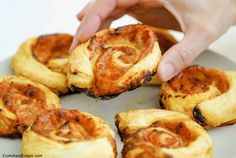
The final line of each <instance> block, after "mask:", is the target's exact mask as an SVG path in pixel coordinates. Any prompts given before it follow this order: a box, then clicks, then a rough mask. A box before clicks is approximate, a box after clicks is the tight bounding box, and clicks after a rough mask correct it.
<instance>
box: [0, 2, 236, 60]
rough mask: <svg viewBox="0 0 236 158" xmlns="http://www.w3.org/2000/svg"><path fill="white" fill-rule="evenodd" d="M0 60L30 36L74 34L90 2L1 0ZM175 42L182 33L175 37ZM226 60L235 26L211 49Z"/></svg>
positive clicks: (234, 45)
mask: <svg viewBox="0 0 236 158" xmlns="http://www.w3.org/2000/svg"><path fill="white" fill-rule="evenodd" d="M0 2H1V3H0V20H1V22H0V35H1V38H0V61H1V60H4V59H6V58H8V57H10V56H12V55H13V54H14V53H15V52H16V50H17V48H18V47H19V45H20V44H21V43H22V42H23V41H24V40H26V39H27V38H29V37H31V36H37V35H41V34H47V33H57V32H65V33H71V34H74V33H75V31H76V28H77V26H78V25H79V22H78V21H77V19H76V14H77V13H78V12H79V11H80V10H81V9H82V8H83V7H84V6H85V5H86V4H87V3H88V2H89V0H40V1H39V0H1V1H0ZM131 23H137V21H136V20H135V19H133V18H131V17H129V16H124V17H122V18H121V19H119V20H117V21H115V22H113V24H112V27H117V26H122V25H127V24H131ZM175 35H176V37H177V38H178V39H181V38H182V35H181V34H178V33H177V34H175ZM210 49H211V50H213V51H216V52H219V53H220V54H224V55H225V56H227V57H230V58H232V57H235V58H236V27H235V26H234V27H232V28H231V29H230V30H229V31H228V32H227V33H226V34H225V35H223V36H222V37H221V38H220V39H219V40H217V41H216V42H215V43H213V44H212V45H211V46H210Z"/></svg>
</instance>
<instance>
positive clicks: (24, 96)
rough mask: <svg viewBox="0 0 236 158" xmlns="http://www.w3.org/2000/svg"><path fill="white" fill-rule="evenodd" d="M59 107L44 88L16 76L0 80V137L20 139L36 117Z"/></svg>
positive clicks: (55, 99)
mask: <svg viewBox="0 0 236 158" xmlns="http://www.w3.org/2000/svg"><path fill="white" fill-rule="evenodd" d="M59 107H60V100H59V98H58V97H57V96H56V95H55V94H54V93H52V92H51V91H50V90H49V89H47V88H46V87H44V86H42V85H40V84H36V83H34V82H32V81H30V80H28V79H25V78H22V77H16V76H5V77H1V78H0V136H4V137H21V135H22V133H23V132H24V130H25V129H26V128H27V127H29V126H30V125H31V124H32V123H33V121H34V120H35V119H36V117H37V115H40V114H42V113H44V111H46V110H48V109H54V108H59Z"/></svg>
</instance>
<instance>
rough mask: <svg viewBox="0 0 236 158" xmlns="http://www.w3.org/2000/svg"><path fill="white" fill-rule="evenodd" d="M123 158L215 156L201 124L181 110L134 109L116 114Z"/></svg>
mask: <svg viewBox="0 0 236 158" xmlns="http://www.w3.org/2000/svg"><path fill="white" fill-rule="evenodd" d="M116 125H117V128H118V131H119V133H120V135H121V137H122V139H123V142H124V147H123V150H122V157H123V158H169V157H172V158H183V157H191V158H203V157H204V158H211V157H212V142H211V139H210V137H209V136H208V134H207V133H206V132H205V131H204V129H203V128H202V127H201V126H199V125H198V124H197V123H195V122H194V121H192V120H191V119H190V118H188V117H186V116H184V115H183V114H181V113H177V112H171V111H165V110H159V109H146V110H133V111H129V112H122V113H119V114H118V115H116Z"/></svg>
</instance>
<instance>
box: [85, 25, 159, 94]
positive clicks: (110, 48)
mask: <svg viewBox="0 0 236 158" xmlns="http://www.w3.org/2000/svg"><path fill="white" fill-rule="evenodd" d="M154 42H156V36H155V34H154V33H153V32H152V31H151V30H149V28H147V27H145V26H142V25H138V26H125V27H120V28H117V29H115V30H109V31H107V32H105V33H103V35H98V36H94V37H93V38H92V39H91V41H90V44H89V46H88V49H89V51H91V56H90V58H91V60H92V58H93V56H94V55H93V54H97V53H99V54H100V56H99V57H98V59H97V60H96V63H95V67H94V70H93V71H94V75H95V77H94V78H95V79H94V84H93V86H92V90H93V92H94V93H95V94H94V95H95V96H102V95H109V94H114V93H119V92H120V91H122V90H121V89H120V87H117V86H116V85H115V84H114V83H115V81H117V80H118V79H119V78H121V77H122V76H123V75H124V74H125V73H126V72H127V71H128V70H129V69H131V68H132V67H133V66H134V65H135V64H137V63H138V62H139V61H140V60H141V59H143V58H144V57H145V56H146V55H147V54H149V53H150V51H151V50H152V48H153V46H154Z"/></svg>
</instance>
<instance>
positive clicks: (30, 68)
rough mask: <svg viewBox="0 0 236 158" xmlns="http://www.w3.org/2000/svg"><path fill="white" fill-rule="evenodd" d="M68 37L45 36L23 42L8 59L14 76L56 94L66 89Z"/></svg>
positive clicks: (69, 41) (63, 35) (58, 35)
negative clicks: (10, 61) (42, 86)
mask: <svg viewBox="0 0 236 158" xmlns="http://www.w3.org/2000/svg"><path fill="white" fill-rule="evenodd" d="M71 42H72V36H70V35H67V34H49V35H43V36H39V37H37V38H30V39H28V40H26V41H25V42H24V43H23V44H22V45H21V46H20V48H19V49H18V51H17V53H16V54H15V56H14V57H13V58H12V68H13V70H14V72H15V73H16V74H17V75H21V76H24V77H26V78H29V79H31V80H33V81H36V82H39V83H41V84H43V85H45V86H47V87H48V88H50V89H51V90H52V91H54V92H55V93H57V94H65V93H66V92H67V91H68V90H69V89H68V86H67V78H66V74H67V71H68V65H67V64H68V56H69V52H68V50H69V47H70V44H71Z"/></svg>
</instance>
